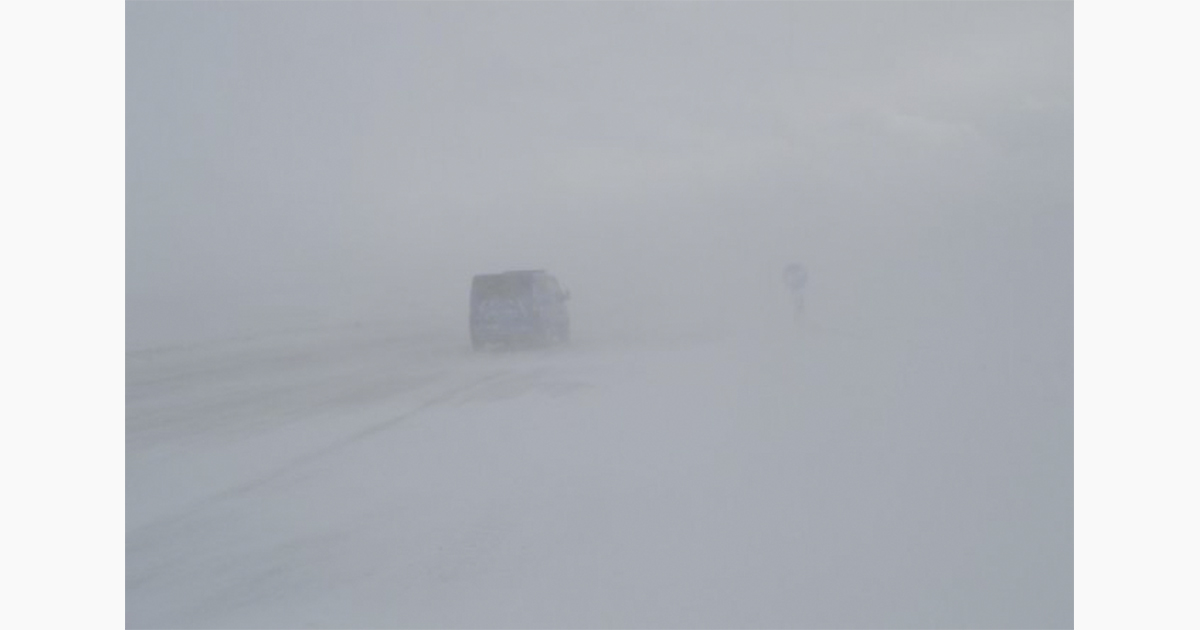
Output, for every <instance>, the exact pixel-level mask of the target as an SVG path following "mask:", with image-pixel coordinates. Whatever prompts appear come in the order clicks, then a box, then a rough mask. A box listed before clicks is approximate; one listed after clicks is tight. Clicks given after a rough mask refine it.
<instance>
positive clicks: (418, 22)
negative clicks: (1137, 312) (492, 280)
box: [126, 2, 1073, 348]
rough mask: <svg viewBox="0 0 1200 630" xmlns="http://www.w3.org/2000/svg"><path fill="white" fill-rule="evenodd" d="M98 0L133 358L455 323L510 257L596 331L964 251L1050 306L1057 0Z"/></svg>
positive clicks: (1061, 253) (918, 269)
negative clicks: (111, 33)
mask: <svg viewBox="0 0 1200 630" xmlns="http://www.w3.org/2000/svg"><path fill="white" fill-rule="evenodd" d="M126 15H127V17H126V47H127V48H126V142H127V146H126V160H127V161H126V168H127V174H126V177H127V186H126V194H127V201H126V239H127V241H126V282H127V286H126V291H127V331H126V332H127V347H130V348H134V347H139V346H145V345H155V344H160V343H174V342H180V341H185V340H192V339H202V338H211V337H219V336H223V335H230V334H237V333H243V332H249V331H262V330H270V329H277V328H281V327H282V328H286V327H288V326H301V325H309V324H317V323H321V324H325V323H330V324H335V323H340V322H346V321H354V320H358V319H372V320H379V319H393V320H405V321H413V322H414V324H415V325H418V326H419V325H421V322H422V321H435V320H436V321H443V322H444V321H447V318H449V319H450V320H453V321H454V322H455V325H457V321H458V320H457V319H454V318H458V319H465V313H462V312H461V311H464V310H465V292H466V287H467V286H468V284H469V278H470V276H471V275H472V274H474V273H481V272H489V271H497V270H502V269H510V268H525V267H544V268H547V269H550V270H551V271H554V272H556V273H558V274H559V275H560V277H562V278H563V279H564V280H565V281H566V282H567V284H568V285H570V286H571V287H572V289H573V291H574V293H575V296H576V302H575V309H576V311H577V316H578V317H579V318H581V321H583V322H586V321H588V318H589V316H590V317H591V319H592V320H593V321H594V322H595V323H596V325H599V324H600V323H601V320H603V319H605V318H607V321H618V320H620V321H626V322H634V323H636V324H638V325H643V324H646V322H647V321H650V320H655V321H674V320H679V319H680V318H681V317H682V316H683V315H682V314H684V313H689V314H691V313H695V312H696V311H697V310H698V309H699V310H706V309H707V310H710V311H715V310H720V309H716V307H715V306H714V305H715V304H717V303H724V302H727V303H732V304H737V305H739V306H741V307H745V306H746V305H747V304H749V303H753V302H755V301H760V302H761V301H763V299H764V296H765V295H767V292H768V291H771V290H775V289H776V288H777V287H776V284H777V282H778V274H779V272H780V270H781V269H782V267H783V265H784V264H785V263H787V262H790V261H792V260H801V261H804V262H805V263H806V264H807V265H808V266H809V268H810V270H811V271H812V275H813V291H814V292H820V291H822V290H828V291H831V292H832V293H830V294H829V295H827V296H826V297H827V298H829V299H825V300H818V301H817V304H822V303H824V304H825V305H826V306H827V307H828V308H831V309H832V308H834V304H835V302H837V299H835V298H837V297H838V296H840V297H841V298H844V299H842V300H841V302H839V304H840V305H841V306H839V307H838V308H840V310H837V312H836V313H835V312H834V311H830V313H829V316H830V317H834V316H836V317H843V316H850V315H851V314H853V313H854V312H858V311H862V310H863V309H864V308H867V304H868V303H873V302H870V300H866V298H865V297H863V296H868V295H875V294H874V293H873V289H872V288H871V287H874V286H876V284H890V285H893V286H899V285H901V284H904V283H909V282H911V281H912V279H914V278H920V279H923V280H926V281H928V282H929V283H931V286H933V285H937V286H940V287H945V286H947V285H946V284H945V278H944V277H943V276H944V275H945V270H946V269H947V268H949V267H950V266H953V265H954V264H957V263H956V261H957V262H961V259H962V256H964V255H967V254H968V253H969V255H970V256H972V257H973V256H976V255H978V256H979V258H978V261H979V264H981V265H984V266H1001V267H1005V268H1013V267H1014V266H1016V267H1019V266H1020V265H1022V264H1036V265H1037V266H1038V267H1039V268H1042V269H1044V271H1045V272H1046V273H1045V274H1042V273H1040V272H1039V273H1036V274H1033V275H1032V276H1030V277H1029V278H1024V277H1022V279H1020V280H1014V282H1017V281H1019V282H1022V283H1027V282H1028V281H1030V280H1038V281H1043V280H1044V281H1046V282H1050V283H1052V284H1051V285H1048V286H1049V287H1050V288H1047V289H1046V290H1044V291H1040V292H1036V291H1035V293H1037V294H1038V295H1040V296H1043V297H1044V299H1047V300H1057V301H1058V304H1057V306H1056V308H1057V310H1058V311H1063V312H1065V313H1066V314H1067V315H1068V316H1069V313H1070V295H1069V291H1070V274H1071V266H1070V261H1071V259H1070V255H1071V225H1072V216H1071V213H1072V206H1071V194H1072V188H1071V173H1072V108H1073V96H1072V5H1071V4H1069V3H1030V2H1020V3H1017V2H1011V3H976V2H971V3H965V2H964V3H948V2H939V3H777V2H771V3H623V2H620V3H617V2H614V3H553V4H552V3H523V2H522V3H517V2H513V3H487V4H484V3H440V2H439V3H141V2H135V3H130V4H128V5H127V7H126ZM935 246H936V248H935ZM943 250H944V252H943ZM935 251H937V252H942V253H941V254H935V253H934V252H935ZM955 252H958V253H957V254H956V253H955ZM956 256H957V257H956ZM906 265H909V267H906ZM889 274H901V275H900V276H899V277H904V278H907V280H904V281H903V282H900V283H897V282H896V281H895V279H894V278H892V276H890V275H889ZM1043 275H1046V276H1047V277H1043ZM1014 278H1015V276H1014ZM889 279H890V280H889ZM871 283H876V284H871ZM914 286H915V285H914ZM822 287H824V289H822ZM1064 291H1065V293H1064ZM964 295H965V294H964ZM847 296H858V297H856V298H854V299H850V298H849V297H847ZM877 298H878V299H879V300H885V299H886V300H894V299H896V297H895V295H892V294H889V295H888V296H887V297H886V298H885V297H884V295H883V294H878V296H877ZM855 300H858V301H857V302H856V301H855ZM864 300H866V301H864ZM1043 306H1045V305H1043ZM814 308H816V306H814ZM723 315H728V313H724V314H723ZM738 317H740V315H739V316H738ZM406 318H407V319H406ZM725 319H728V318H727V317H726V318H725Z"/></svg>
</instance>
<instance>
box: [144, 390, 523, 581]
mask: <svg viewBox="0 0 1200 630" xmlns="http://www.w3.org/2000/svg"><path fill="white" fill-rule="evenodd" d="M538 372H539V370H537V369H535V368H526V369H519V370H500V371H496V372H492V373H489V374H486V375H484V376H482V377H480V378H475V379H472V380H471V381H469V382H467V383H465V384H462V385H458V386H455V387H452V388H450V389H449V390H447V391H445V392H442V393H440V394H438V395H436V396H433V397H431V398H427V399H426V400H424V401H423V402H421V403H419V404H417V405H416V406H415V407H412V408H411V409H409V410H408V411H405V412H403V413H401V414H399V415H395V416H392V417H389V418H387V419H386V420H383V421H381V422H378V423H375V424H372V425H369V426H366V427H363V428H361V429H358V430H356V431H353V432H351V433H349V434H347V435H344V436H342V437H340V438H338V439H336V440H333V441H331V442H329V443H328V444H325V445H324V446H321V447H319V448H316V449H313V450H310V451H308V452H306V453H302V454H300V455H297V456H295V457H293V458H291V459H290V460H288V461H286V462H285V463H283V464H281V465H279V466H278V467H277V468H275V469H274V470H272V471H270V472H268V473H265V474H262V475H259V476H257V477H255V478H253V479H249V480H247V481H244V482H242V483H238V484H235V485H233V486H231V487H228V488H226V489H224V490H221V491H218V492H216V493H214V494H211V495H209V496H207V497H205V498H203V499H200V500H198V501H196V502H194V503H192V504H191V505H189V506H188V507H186V508H184V509H182V510H179V511H177V512H175V513H174V514H169V515H166V516H161V517H158V518H155V519H153V520H152V521H150V522H148V523H145V524H142V525H139V526H138V527H137V528H135V529H134V530H132V531H129V532H126V535H125V540H126V553H127V554H128V552H129V551H130V550H134V549H138V548H140V547H143V546H147V545H150V544H153V543H152V542H151V541H150V540H147V539H152V538H153V532H155V531H158V530H164V529H168V528H170V527H172V526H175V525H178V524H180V523H182V522H184V521H186V520H188V519H190V518H192V517H194V516H195V515H196V514H198V513H200V512H202V511H204V510H206V509H209V508H211V507H213V506H215V505H218V504H220V503H222V502H224V501H227V500H229V499H232V498H235V497H238V496H240V495H243V494H246V493H248V492H252V491H254V490H256V489H258V488H261V487H263V486H266V485H269V484H270V483H272V482H274V481H277V480H279V479H281V478H283V477H285V476H287V475H289V474H291V473H294V472H295V471H297V470H300V469H303V468H304V467H306V466H309V465H311V464H313V463H314V462H317V461H319V460H321V459H322V458H324V457H326V456H328V455H331V454H333V453H335V452H338V451H340V450H342V449H344V448H347V447H349V446H352V445H354V444H356V443H358V442H361V441H362V440H364V439H366V438H368V437H370V436H372V435H376V434H378V433H381V432H383V431H387V430H388V429H391V428H394V427H396V426H398V425H399V424H401V423H403V422H405V421H407V420H411V419H412V418H413V417H415V416H417V415H419V414H421V413H423V412H424V411H426V410H428V409H431V408H433V407H436V406H439V405H443V404H446V403H450V402H453V401H455V400H463V399H467V398H469V396H470V394H471V393H472V392H473V391H474V390H476V389H478V388H481V387H484V386H487V385H496V384H498V383H503V382H507V381H520V380H525V379H528V378H529V377H530V375H531V374H535V373H538ZM145 579H146V578H145V577H144V578H142V579H139V580H138V581H137V582H135V583H130V585H131V586H136V584H138V583H141V582H143V581H145Z"/></svg>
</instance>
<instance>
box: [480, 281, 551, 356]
mask: <svg viewBox="0 0 1200 630" xmlns="http://www.w3.org/2000/svg"><path fill="white" fill-rule="evenodd" d="M570 295H571V294H570V292H569V291H568V290H566V289H565V288H564V287H563V286H562V285H561V284H560V283H559V281H558V279H557V278H555V277H554V276H552V275H550V274H549V273H546V272H545V271H543V270H540V269H537V270H529V271H505V272H503V273H495V274H482V275H477V276H475V277H474V278H473V279H472V280H471V347H472V348H473V349H474V350H476V351H479V350H483V349H486V348H488V347H491V346H506V347H508V346H515V345H520V346H532V345H554V344H563V343H567V342H568V341H570V337H571V321H570V316H569V315H568V313H567V304H566V302H567V299H569V298H570Z"/></svg>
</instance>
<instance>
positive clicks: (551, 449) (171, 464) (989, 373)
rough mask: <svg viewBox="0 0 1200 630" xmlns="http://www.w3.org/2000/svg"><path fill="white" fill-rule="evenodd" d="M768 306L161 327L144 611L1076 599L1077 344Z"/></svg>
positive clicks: (927, 605) (421, 619)
mask: <svg viewBox="0 0 1200 630" xmlns="http://www.w3.org/2000/svg"><path fill="white" fill-rule="evenodd" d="M768 328H770V329H769V330H759V331H755V332H745V333H740V334H730V335H727V336H725V337H719V338H701V337H697V338H681V339H666V340H662V341H660V342H658V343H635V342H633V341H630V340H626V341H624V342H617V341H608V342H604V341H602V340H600V339H589V338H588V337H587V336H586V335H585V334H580V335H579V338H578V339H577V342H576V343H575V344H574V345H573V346H571V347H570V348H561V349H551V350H543V351H531V352H514V353H496V354H484V355H473V354H471V353H470V352H468V350H467V348H466V342H465V338H464V337H465V336H463V335H446V336H443V337H437V336H413V335H412V334H411V333H404V332H401V331H395V330H387V329H384V328H380V327H370V328H360V329H348V330H341V331H327V332H323V333H307V334H296V335H291V336H277V337H263V338H257V339H249V340H243V341H240V342H228V343H221V344H210V345H198V346H193V347H190V348H180V349H173V350H163V351H142V352H132V353H130V354H129V355H128V356H127V393H126V402H127V415H126V436H127V441H126V446H127V454H126V462H127V464H126V466H127V468H126V517H127V522H126V608H127V624H128V625H129V626H130V627H256V628H271V627H524V628H528V627H693V628H699V627H726V628H742V627H981V626H982V627H1065V626H1069V625H1071V623H1072V561H1073V556H1072V527H1073V523H1072V476H1071V461H1072V441H1071V440H1072V418H1071V404H1072V401H1071V386H1070V365H1069V357H1067V358H1066V359H1065V360H1066V361H1067V363H1065V364H1064V363H1062V362H1061V361H1059V362H1057V363H1055V362H1053V361H1049V360H1046V359H1045V357H1046V356H1047V355H1046V354H1045V353H1043V352H1039V351H1038V348H1037V347H1035V346H1034V345H1032V342H1027V343H1021V341H1020V340H1019V339H1016V338H1014V339H1013V340H1011V343H1010V342H1008V341H1006V340H1005V339H1004V338H1003V334H1004V333H1003V331H1002V330H995V331H991V332H990V333H989V334H988V335H982V334H981V333H979V331H968V332H960V333H955V332H954V331H935V330H930V331H927V333H928V334H926V335H924V336H921V335H911V336H905V337H902V336H891V337H888V339H887V340H883V339H880V338H878V337H876V338H872V337H871V336H870V335H869V334H863V333H861V332H858V331H847V330H838V329H835V328H830V327H826V326H822V325H820V324H817V323H814V322H811V321H810V322H807V323H806V324H805V326H803V327H801V328H799V329H796V328H784V327H768ZM997 338H998V339H999V342H997ZM982 339H987V340H989V341H988V343H986V344H983V343H982V342H980V345H979V347H978V348H973V347H972V345H971V344H972V342H973V341H979V340H982ZM1060 358H1061V357H1060Z"/></svg>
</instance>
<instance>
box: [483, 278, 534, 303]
mask: <svg viewBox="0 0 1200 630" xmlns="http://www.w3.org/2000/svg"><path fill="white" fill-rule="evenodd" d="M532 293H533V278H531V277H529V276H524V275H508V274H500V275H494V276H479V277H477V278H476V279H475V290H474V291H472V296H473V298H474V300H475V301H476V302H483V301H488V300H497V299H504V300H511V299H523V298H527V297H530V296H531V295H532Z"/></svg>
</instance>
